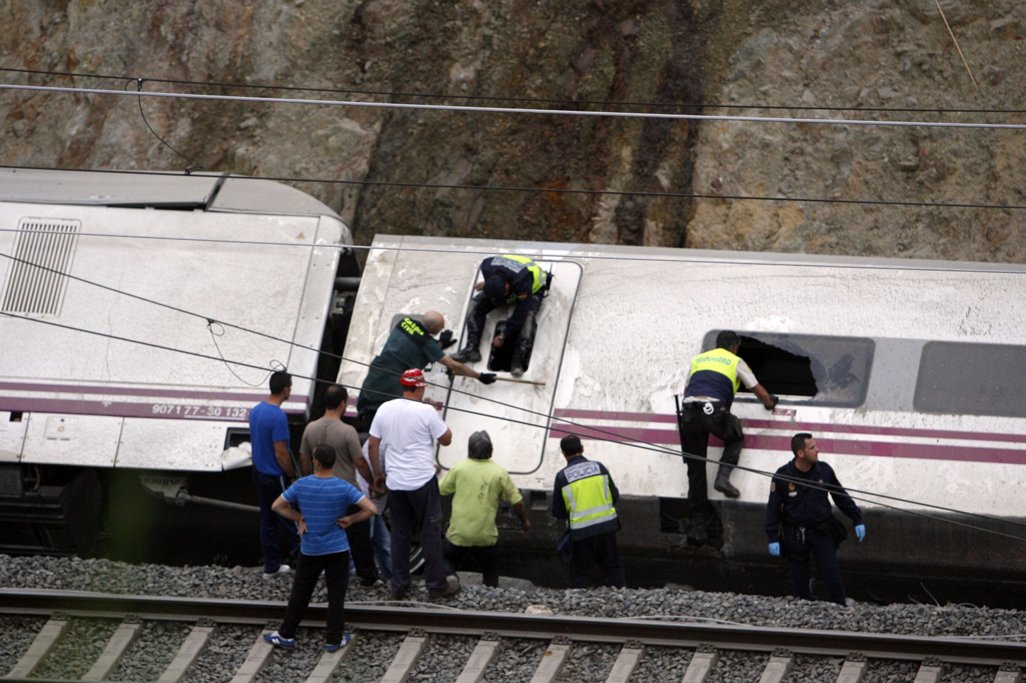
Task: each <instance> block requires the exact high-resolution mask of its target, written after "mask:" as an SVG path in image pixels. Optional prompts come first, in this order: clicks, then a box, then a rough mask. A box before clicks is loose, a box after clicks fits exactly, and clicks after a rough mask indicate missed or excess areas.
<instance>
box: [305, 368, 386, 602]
mask: <svg viewBox="0 0 1026 683" xmlns="http://www.w3.org/2000/svg"><path fill="white" fill-rule="evenodd" d="M348 399H349V392H347V391H346V389H345V387H343V386H341V385H339V384H332V385H330V386H329V387H328V388H327V389H325V390H324V416H323V417H321V418H320V419H317V420H314V421H313V422H311V423H310V424H308V425H307V426H306V429H304V430H303V440H302V442H301V444H300V446H299V465H300V468H301V469H302V470H303V473H304V474H309V473H310V472H312V471H313V470H312V468H311V460H312V457H313V452H314V449H315V448H317V447H318V446H329V447H330V448H331V449H332V450H333V451H334V452H335V470H334V471H335V476H336V477H338V478H339V479H341V480H343V481H347V482H349V483H350V484H352V485H353V486H357V483H356V472H357V471H358V470H359V472H360V474H361V475H363V476H364V478H366V479H370V477H371V473H370V467H369V466H368V465H367V461H366V460H365V459H364V457H363V452H362V451H361V449H360V437H359V435H358V434H357V433H356V430H355V429H353V428H352V427H351V426H349V425H347V424H346V423H345V422H343V421H342V414H343V413H344V412H345V410H346V401H347V400H348ZM356 512H357V510H356V509H355V508H354V509H352V510H349V512H348V514H354V513H356ZM370 526H371V523H370V522H369V521H363V522H357V523H355V524H353V525H351V526H350V527H349V528H348V529H347V530H346V536H347V537H348V540H349V548H350V550H351V551H352V554H353V564H355V565H356V575H357V576H359V577H360V582H361V583H363V585H364V586H373V585H374V583H375V582H377V580H378V570H377V568H376V567H375V566H374V549H373V547H372V546H371V538H370Z"/></svg>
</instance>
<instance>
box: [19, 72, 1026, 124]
mask: <svg viewBox="0 0 1026 683" xmlns="http://www.w3.org/2000/svg"><path fill="white" fill-rule="evenodd" d="M0 90H11V91H25V92H38V93H53V94H62V95H103V96H112V97H153V98H169V99H181V100H195V101H207V102H243V103H249V104H288V105H303V106H318V107H358V108H359V107H363V108H371V109H398V110H424V111H448V112H467V113H487V114H516V115H534V116H537V115H544V116H572V117H585V118H588V117H591V118H620V119H658V120H668V121H722V122H725V123H764V124H790V125H796V124H806V125H826V126H868V127H877V126H882V127H899V128H955V129H974V130H1026V123H994V122H962V121H915V120H911V121H909V120H891V119H881V120H876V119H834V118H818V117H811V118H810V117H797V116H794V117H791V116H744V115H731V114H675V113H664V112H639V111H615V110H614V111H592V110H580V109H576V110H575V109H536V108H529V107H482V106H470V105H458V104H427V103H410V102H367V101H361V100H329V99H313V98H298V97H260V96H253V95H218V94H210V93H182V92H167V91H160V90H152V91H142V92H134V93H133V92H125V91H124V90H112V89H109V88H79V87H66V86H54V85H22V84H18V83H0Z"/></svg>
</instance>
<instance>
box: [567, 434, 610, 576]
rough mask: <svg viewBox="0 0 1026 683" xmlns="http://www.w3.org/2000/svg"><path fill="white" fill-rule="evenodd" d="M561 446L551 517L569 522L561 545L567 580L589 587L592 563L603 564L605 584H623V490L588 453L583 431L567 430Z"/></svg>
mask: <svg viewBox="0 0 1026 683" xmlns="http://www.w3.org/2000/svg"><path fill="white" fill-rule="evenodd" d="M559 449H560V451H562V453H563V457H564V458H565V459H566V467H564V468H563V469H562V470H560V471H559V473H558V474H557V475H556V481H555V484H554V485H553V489H552V505H551V507H550V508H549V509H550V512H552V516H553V517H556V518H557V519H565V520H566V522H567V533H566V534H565V535H564V536H563V537H562V538H561V539H560V542H559V545H558V547H559V551H560V556H561V558H562V560H563V562H564V564H565V565H566V569H567V582H568V584H569V586H570V588H587V587H588V577H589V574H590V573H591V570H592V568H593V567H599V568H601V569H602V571H603V572H604V573H605V575H606V585H607V586H613V587H615V588H623V587H624V581H625V579H624V571H623V558H622V557H621V555H620V550H619V548H618V546H617V544H616V532H617V531H619V529H620V518H619V517H618V516H617V514H616V504H617V502H619V500H620V492H619V491H618V490H617V489H616V484H614V483H613V478H612V477H611V476H610V474H609V470H607V469H606V466H605V465H603V464H602V463H600V462H598V461H597V460H588V459H587V458H585V457H584V447H583V446H582V445H581V440H580V438H579V437H577V436H575V435H573V434H568V435H567V436H564V437H563V438H562V439H561V440H560V442H559Z"/></svg>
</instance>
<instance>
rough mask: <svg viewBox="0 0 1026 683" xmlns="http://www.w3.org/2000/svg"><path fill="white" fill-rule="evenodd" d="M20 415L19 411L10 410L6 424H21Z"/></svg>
mask: <svg viewBox="0 0 1026 683" xmlns="http://www.w3.org/2000/svg"><path fill="white" fill-rule="evenodd" d="M23 414H24V413H22V412H21V411H20V410H12V411H11V415H10V417H8V418H7V421H8V422H21V419H22V415H23Z"/></svg>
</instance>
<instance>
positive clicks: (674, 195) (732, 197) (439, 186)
mask: <svg viewBox="0 0 1026 683" xmlns="http://www.w3.org/2000/svg"><path fill="white" fill-rule="evenodd" d="M0 168H8V169H17V170H26V171H56V172H68V173H74V172H80V173H110V174H124V175H128V174H131V175H155V176H164V177H171V178H180V177H182V174H181V172H177V171H121V170H113V169H87V168H44V167H39V166H10V165H2V164H0ZM191 177H194V178H222V177H224V174H221V173H209V172H200V173H197V172H195V171H194V172H193V173H192V174H191ZM229 177H230V178H231V179H232V180H242V181H245V180H270V181H274V182H280V183H313V184H323V185H356V186H363V187H380V188H387V189H392V188H397V189H404V190H405V189H429V190H465V191H472V192H482V191H487V192H520V193H525V194H528V193H529V194H554V195H561V194H564V195H590V196H605V195H608V196H614V197H646V198H654V199H709V200H715V201H752V202H781V203H792V204H793V203H798V204H841V205H858V206H894V207H904V208H916V209H984V210H998V211H1022V210H1024V209H1026V204H996V203H987V202H922V201H910V200H901V199H841V198H835V197H782V196H772V195H741V194H708V193H702V192H655V191H651V190H591V189H585V188H569V187H565V188H544V187H526V186H509V185H459V184H453V183H413V182H397V181H384V180H343V179H337V178H308V177H302V176H298V177H297V176H273V175H254V176H235V175H233V176H229Z"/></svg>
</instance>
